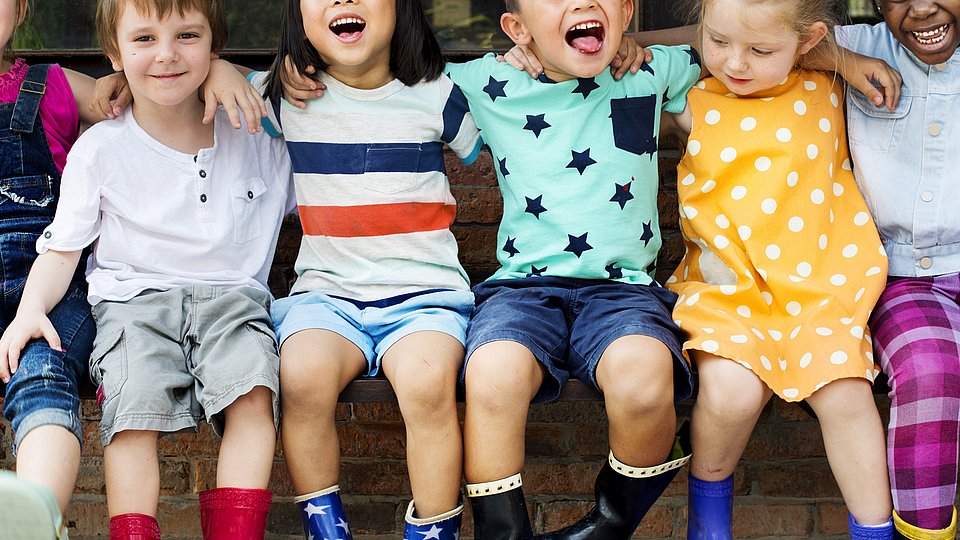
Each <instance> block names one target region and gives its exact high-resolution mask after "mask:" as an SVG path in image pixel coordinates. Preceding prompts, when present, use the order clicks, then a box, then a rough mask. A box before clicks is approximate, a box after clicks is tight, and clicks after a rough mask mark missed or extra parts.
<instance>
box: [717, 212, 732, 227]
mask: <svg viewBox="0 0 960 540" xmlns="http://www.w3.org/2000/svg"><path fill="white" fill-rule="evenodd" d="M714 221H716V223H717V227H720V228H721V229H726V228H727V227H729V226H730V220H729V219H728V218H727V216H725V215H723V214H717V219H715V220H714Z"/></svg>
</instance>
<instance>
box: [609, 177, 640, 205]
mask: <svg viewBox="0 0 960 540" xmlns="http://www.w3.org/2000/svg"><path fill="white" fill-rule="evenodd" d="M633 180H634V178H630V181H629V182H627V183H626V184H617V190H616V193H614V194H613V198H612V199H610V202H615V203H617V204H619V205H620V209H621V210H623V209H624V208H625V207H626V206H627V201H630V200H633V199H634V198H635V197H634V196H633V193H630V186H631V185H633Z"/></svg>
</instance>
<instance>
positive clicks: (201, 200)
mask: <svg viewBox="0 0 960 540" xmlns="http://www.w3.org/2000/svg"><path fill="white" fill-rule="evenodd" d="M200 202H202V203H205V202H207V194H206V193H202V194H201V195H200Z"/></svg>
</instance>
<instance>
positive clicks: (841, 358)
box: [830, 351, 847, 366]
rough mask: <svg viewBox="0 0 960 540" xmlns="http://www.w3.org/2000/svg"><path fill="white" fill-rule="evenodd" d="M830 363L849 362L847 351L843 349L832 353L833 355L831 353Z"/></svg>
mask: <svg viewBox="0 0 960 540" xmlns="http://www.w3.org/2000/svg"><path fill="white" fill-rule="evenodd" d="M830 363H831V364H836V365H838V366H839V365H841V364H846V363H847V353H845V352H843V351H837V352H835V353H833V354H831V355H830Z"/></svg>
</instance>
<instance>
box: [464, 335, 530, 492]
mask: <svg viewBox="0 0 960 540" xmlns="http://www.w3.org/2000/svg"><path fill="white" fill-rule="evenodd" d="M543 377H544V374H543V368H542V367H541V366H540V364H539V362H537V360H536V358H535V357H534V356H533V353H531V352H530V350H529V349H527V348H526V347H524V346H523V345H520V344H519V343H515V342H512V341H494V342H490V343H487V344H485V345H483V346H481V347H480V348H478V349H477V350H476V351H475V352H474V353H473V356H472V357H471V359H470V362H469V363H468V364H467V374H466V390H467V396H466V397H467V407H466V418H465V420H464V424H463V435H464V453H465V460H464V465H465V468H466V477H467V482H468V483H480V482H492V481H494V480H500V479H503V478H506V477H508V476H512V475H514V474H517V473H518V472H520V470H521V469H522V468H523V461H524V459H523V458H524V432H525V431H526V427H527V412H528V411H529V409H530V400H531V399H533V396H535V395H536V393H537V390H538V389H539V388H540V383H541V382H543Z"/></svg>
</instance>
